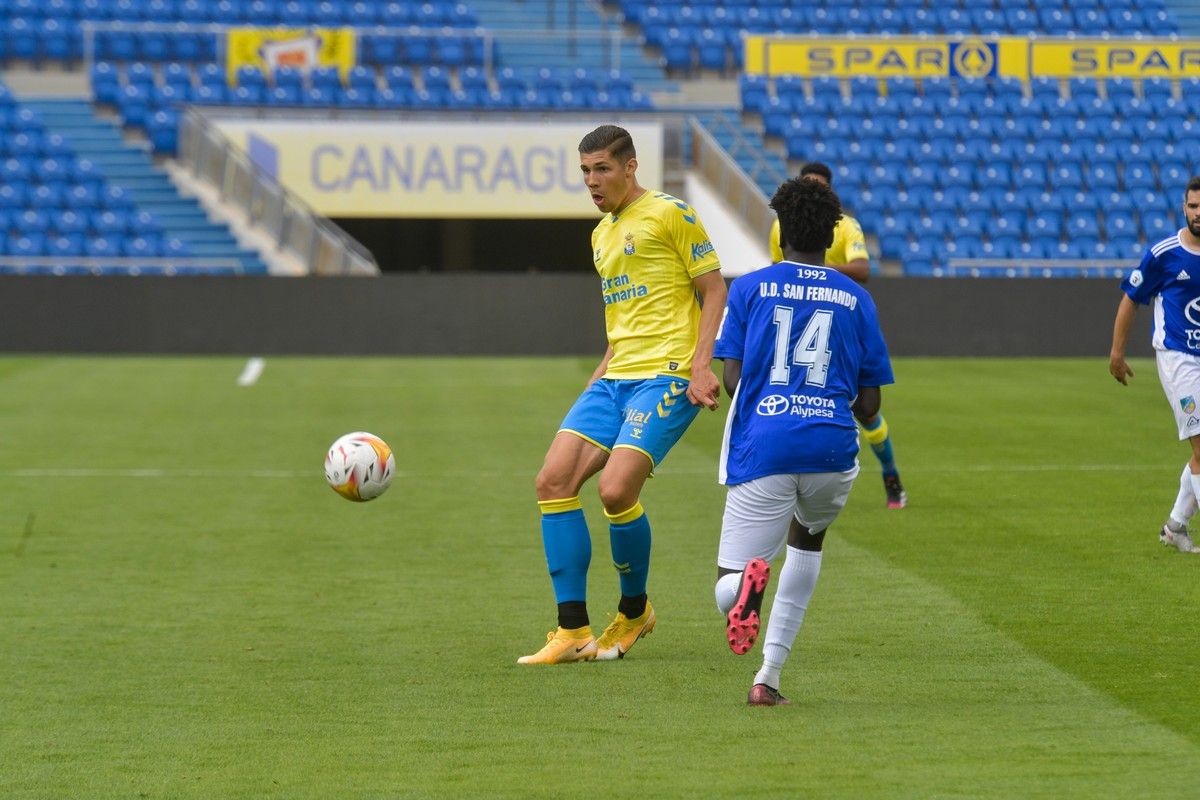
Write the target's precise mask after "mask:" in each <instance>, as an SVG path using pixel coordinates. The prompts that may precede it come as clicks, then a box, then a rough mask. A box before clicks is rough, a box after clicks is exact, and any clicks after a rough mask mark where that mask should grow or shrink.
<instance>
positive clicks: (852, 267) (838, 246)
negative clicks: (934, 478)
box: [771, 161, 908, 508]
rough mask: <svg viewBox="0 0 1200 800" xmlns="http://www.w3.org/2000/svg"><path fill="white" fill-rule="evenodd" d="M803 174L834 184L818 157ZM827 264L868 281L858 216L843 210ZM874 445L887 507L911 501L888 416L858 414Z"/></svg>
mask: <svg viewBox="0 0 1200 800" xmlns="http://www.w3.org/2000/svg"><path fill="white" fill-rule="evenodd" d="M800 177H801V178H808V179H810V180H814V181H820V182H821V183H823V184H825V185H826V186H830V187H832V185H833V171H832V170H830V169H829V167H828V166H826V165H825V164H822V163H821V162H819V161H810V162H809V163H807V164H805V165H804V166H803V167H802V168H801V169H800ZM782 260H783V250H782V249H780V246H779V220H778V219H777V220H775V222H774V223H772V225H771V261H772V263H776V264H778V263H779V262H780V261H782ZM825 265H826V266H830V267H833V268H834V269H836V270H837V271H838V272H841V273H844V274H845V275H848V276H850V277H851V278H853V279H854V280H856V281H858V282H859V283H866V282H867V278H868V276H869V275H870V274H871V268H870V263H869V261H868V260H867V240H866V238H865V237H864V236H863V232H862V226H861V225H859V224H858V220H856V219H855V218H854V217H851V216H849V215H847V214H843V215H842V218H841V219H840V220H838V224H837V227H836V228H834V229H833V244H832V245H830V246H829V249H828V250H826V251H825ZM857 419H858V424H859V425H860V426H861V427H862V429H863V433H864V434H865V435H866V437H867V442H869V443H870V445H871V450H872V451H874V453H875V456H876V457H877V458H878V459H879V463H880V465H881V466H882V467H883V490H884V493H885V494H886V495H887V507H888V508H904V506H905V505H907V504H908V493H907V492H905V491H904V485H903V484H902V483H900V470H899V469H897V468H896V457H895V455H894V454H893V453H892V438H891V435H890V434H889V432H888V424H887V420H885V419H884V418H883V415H882V414H876V415H875V416H873V417H866V418H864V417H857Z"/></svg>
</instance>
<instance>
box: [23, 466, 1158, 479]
mask: <svg viewBox="0 0 1200 800" xmlns="http://www.w3.org/2000/svg"><path fill="white" fill-rule="evenodd" d="M1176 466H1177V465H1176V464H1174V463H1171V464H1026V465H1019V464H1014V465H1011V466H993V465H984V464H972V465H968V466H963V467H931V468H926V469H922V468H919V467H910V468H907V469H906V470H905V474H908V473H910V472H911V473H913V474H930V473H937V474H962V473H986V472H997V473H1014V472H1015V473H1039V472H1118V471H1126V472H1142V471H1153V470H1161V469H1174V468H1175V467H1176ZM320 474H321V472H320V470H319V469H317V468H314V469H312V470H297V469H251V470H224V469H159V468H154V467H146V468H126V469H119V468H118V469H105V468H100V467H73V468H72V467H61V468H54V467H45V468H25V469H0V477H7V478H229V477H236V478H239V479H242V478H264V479H280V478H285V479H288V478H311V477H313V476H314V475H318V476H319V475H320ZM418 474H419V475H420V477H422V478H433V479H443V478H507V477H510V476H511V475H512V472H511V471H510V470H483V469H478V470H475V469H461V470H457V469H448V470H438V471H436V472H434V471H429V470H422V471H421V472H420V473H415V472H396V473H395V476H396V478H398V479H409V478H414V477H417V475H418ZM529 474H530V475H532V474H533V473H532V471H531V472H530V473H529ZM696 475H712V476H713V479H714V480H715V479H716V467H715V466H714V467H704V468H692V467H680V468H678V469H673V470H672V469H667V470H665V471H664V472H663V476H662V477H670V476H679V477H687V478H691V477H693V476H696Z"/></svg>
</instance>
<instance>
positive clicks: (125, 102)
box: [118, 83, 150, 128]
mask: <svg viewBox="0 0 1200 800" xmlns="http://www.w3.org/2000/svg"><path fill="white" fill-rule="evenodd" d="M118 106H119V109H120V112H121V117H122V119H123V120H124V122H125V125H127V126H129V127H134V128H141V127H145V124H146V116H147V115H148V114H149V111H150V92H149V89H148V88H147V87H146V86H144V85H142V84H136V83H128V84H126V85H125V86H124V87H123V88H122V89H121V94H120V99H119V102H118Z"/></svg>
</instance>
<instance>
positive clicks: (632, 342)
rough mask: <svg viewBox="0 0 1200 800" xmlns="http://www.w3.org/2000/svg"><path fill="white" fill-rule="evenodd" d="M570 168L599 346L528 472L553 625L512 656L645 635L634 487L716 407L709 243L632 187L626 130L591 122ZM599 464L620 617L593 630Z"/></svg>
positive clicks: (721, 295) (565, 658)
mask: <svg viewBox="0 0 1200 800" xmlns="http://www.w3.org/2000/svg"><path fill="white" fill-rule="evenodd" d="M579 166H580V169H581V170H582V171H583V179H584V184H585V185H586V186H587V188H588V191H589V192H590V193H591V196H592V202H593V203H595V205H596V207H597V208H598V209H600V211H602V212H604V217H603V218H602V219H601V220H600V223H599V224H598V225H597V226H596V228H595V230H594V231H593V232H592V259H593V262H594V263H595V265H596V271H597V272H599V273H600V289H601V292H602V294H603V297H604V322H605V328H606V330H607V333H608V350H607V352H605V354H604V357H603V358H601V359H600V364H599V366H597V367H596V370H595V372H594V373H593V374H592V377H591V380H589V381H588V385H587V388H586V389H585V390H584V392H583V394H581V395H580V396H579V399H578V400H577V401H576V402H575V405H574V406H572V408H571V410H570V411H569V412H567V416H566V418H565V419H564V420H563V422H562V425H561V426H560V427H559V431H558V434H557V435H556V436H555V437H554V440H553V441H552V442H551V444H550V449H549V451H548V452H547V453H546V460H545V463H544V464H543V466H542V469H541V471H540V472H539V473H538V476H537V482H536V486H537V497H538V506H539V507H540V508H541V512H542V544H543V546H544V547H545V551H546V563H547V566H548V567H549V569H550V581H551V583H552V584H553V587H554V595H555V598H556V600H557V602H558V628H557V630H554V631H551V632H550V633H549V634H548V635H547V637H546V645H545V646H544V647H543V648H542V649H541V650H539V651H538V652H536V653H533V654H531V655H527V656H522V657H520V658H518V659H517V662H518V663H520V664H561V663H565V662H571V661H589V660H591V659H599V660H605V661H607V660H613V659H618V658H623V657H624V656H625V654H626V653H627V652H628V651H629V648H631V647H632V646H633V645H634V643H635V642H636V641H637V640H638V639H639V638H641V637H642V636H645V635H646V634H648V633H650V632H651V631H652V630H654V625H655V616H654V609H653V607H652V606H651V605H650V603H649V601H648V600H647V595H646V581H647V576H648V574H649V570H650V520H649V518H648V517H647V516H646V513H645V511H644V510H643V509H642V504H641V500H640V497H641V492H642V485H643V484H644V483H645V482H646V478H648V477H649V476H650V473H651V471H652V470H654V469H655V468H656V467H657V466H658V465H659V464H661V463H662V460H663V458H665V457H666V455H667V452H668V451H669V450H670V449H671V447H673V446H674V444H675V442H677V441H678V440H679V437H680V436H682V435H683V432H684V431H685V430H687V427H688V425H690V424H691V422H692V420H693V419H695V417H696V415H697V414H698V413H699V411H700V407H701V406H704V407H705V408H708V409H716V408H717V405H718V397H719V392H720V384H719V383H718V381H717V376H716V374H715V373H714V372H713V371H712V364H711V362H712V348H713V339H714V338H715V337H716V333H717V326H718V325H719V324H720V320H721V311H722V309H723V308H724V306H725V297H726V289H725V281H724V279H723V278H722V277H721V264H720V262H719V261H718V260H717V254H716V252H715V251H714V250H713V246H712V242H711V241H710V240H709V237H708V233H706V232H705V230H704V225H703V224H702V223H701V222H700V218H699V217H698V216H697V215H696V212H695V211H694V210H693V209H692V208H691V206H689V205H688V204H687V203H685V202H683V201H682V200H679V199H677V198H675V197H672V196H670V195H668V194H664V193H662V192H657V191H654V190H653V189H646V188H643V187H642V186H641V185H639V184H638V180H637V166H638V165H637V153H636V152H635V150H634V146H633V139H632V138H631V137H630V135H629V133H628V132H627V131H626V130H625V129H623V128H619V127H617V126H615V125H602V126H601V127H599V128H597V129H596V130H594V131H592V132H591V133H589V134H588V135H587V136H585V137H584V138H583V141H581V142H580V143H579ZM596 473H600V480H599V490H600V500H601V502H602V503H603V504H604V514H605V516H606V517H608V522H609V542H610V545H611V547H612V559H613V566H614V567H615V568H616V570H617V573H618V576H619V581H620V585H621V598H620V601H619V603H618V605H617V615H616V617H615V618H614V619H613V621H612V624H610V625H609V626H608V627H607V628H606V629H605V630H604V632H603V633H602V634H601V636H600V638H599V639H596V638H595V637H594V636H593V634H592V629H591V623H590V620H589V617H588V611H587V572H588V565H589V564H590V562H591V554H592V543H591V537H590V535H589V533H588V526H587V521H586V520H585V519H584V516H583V507H582V505H581V504H580V502H579V490H580V488H581V487H582V486H583V484H584V482H585V481H587V480H588V478H590V477H592V476H593V475H595V474H596Z"/></svg>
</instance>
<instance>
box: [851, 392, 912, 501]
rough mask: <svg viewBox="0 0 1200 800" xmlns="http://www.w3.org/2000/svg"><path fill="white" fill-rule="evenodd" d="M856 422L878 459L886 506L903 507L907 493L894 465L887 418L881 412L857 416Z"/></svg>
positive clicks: (894, 457)
mask: <svg viewBox="0 0 1200 800" xmlns="http://www.w3.org/2000/svg"><path fill="white" fill-rule="evenodd" d="M858 424H859V425H861V426H862V430H863V435H864V436H866V437H867V443H868V444H869V445H871V451H872V452H873V453H875V457H876V458H878V459H879V465H880V467H882V469H883V491H884V493H885V494H886V495H887V507H888V508H904V506H906V505H907V504H908V493H907V492H905V491H904V485H903V484H902V483H900V470H899V469H898V468H897V467H896V456H895V454H894V453H893V452H892V435H891V431H889V430H888V424H887V420H886V419H884V418H883V414H876V415H875V416H873V417H859V418H858Z"/></svg>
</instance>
